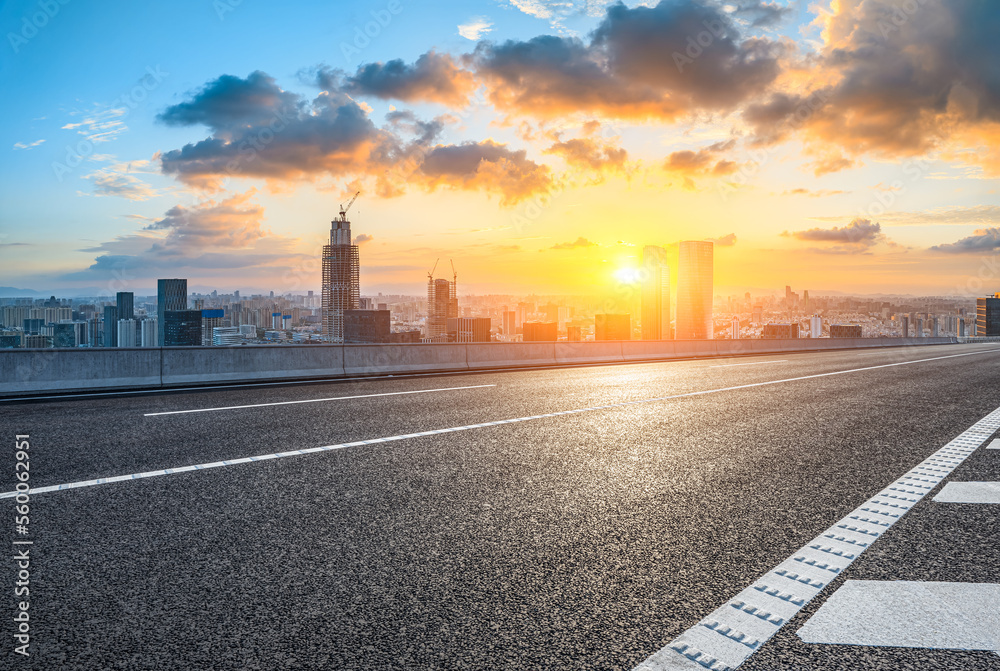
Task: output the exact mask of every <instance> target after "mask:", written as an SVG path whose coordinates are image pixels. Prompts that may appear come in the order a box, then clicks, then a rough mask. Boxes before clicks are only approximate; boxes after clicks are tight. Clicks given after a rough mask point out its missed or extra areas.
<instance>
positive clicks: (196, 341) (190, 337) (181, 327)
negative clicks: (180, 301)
mask: <svg viewBox="0 0 1000 671" xmlns="http://www.w3.org/2000/svg"><path fill="white" fill-rule="evenodd" d="M164 319H165V320H166V323H165V324H164V325H163V327H164V328H163V346H164V347H193V346H198V345H200V344H201V310H167V311H166V312H165V313H164Z"/></svg>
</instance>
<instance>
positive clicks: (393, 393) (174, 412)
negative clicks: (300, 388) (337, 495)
mask: <svg viewBox="0 0 1000 671" xmlns="http://www.w3.org/2000/svg"><path fill="white" fill-rule="evenodd" d="M495 386H496V385H495V384H475V385H471V386H468V387H445V388H438V389H416V390H414V391H390V392H385V393H383V394H360V395H358V396H333V397H330V398H309V399H306V400H304V401H277V402H275V403H253V404H251V405H228V406H223V407H218V408H197V409H195V410H170V411H169V412H147V413H146V414H144V415H143V417H159V416H160V415H184V414H188V413H192V412H215V411H216V410H240V409H243V408H265V407H269V406H272V405H294V404H296V403H320V402H322V401H349V400H351V399H355V398H375V397H376V396H403V395H405V394H429V393H431V392H435V391H459V390H462V389H482V388H484V387H495Z"/></svg>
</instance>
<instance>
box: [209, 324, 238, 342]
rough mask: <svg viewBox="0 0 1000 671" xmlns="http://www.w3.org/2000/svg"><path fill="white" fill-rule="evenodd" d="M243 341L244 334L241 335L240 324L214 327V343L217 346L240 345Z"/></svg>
mask: <svg viewBox="0 0 1000 671" xmlns="http://www.w3.org/2000/svg"><path fill="white" fill-rule="evenodd" d="M242 343H243V336H242V335H240V329H239V327H238V326H216V327H215V328H214V329H212V345H214V346H216V347H223V346H229V345H240V344H242Z"/></svg>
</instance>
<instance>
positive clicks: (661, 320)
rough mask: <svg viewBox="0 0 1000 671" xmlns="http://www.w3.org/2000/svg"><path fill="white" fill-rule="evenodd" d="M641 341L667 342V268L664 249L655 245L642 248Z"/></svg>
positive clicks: (668, 313)
mask: <svg viewBox="0 0 1000 671" xmlns="http://www.w3.org/2000/svg"><path fill="white" fill-rule="evenodd" d="M642 269H643V279H642V306H641V307H642V310H641V313H640V317H641V319H642V339H643V340H669V339H670V266H668V265H667V250H665V249H664V248H663V247H657V246H655V245H647V246H645V247H643V248H642Z"/></svg>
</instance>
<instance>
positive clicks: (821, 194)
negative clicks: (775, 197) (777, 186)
mask: <svg viewBox="0 0 1000 671" xmlns="http://www.w3.org/2000/svg"><path fill="white" fill-rule="evenodd" d="M845 193H849V192H848V191H841V190H832V189H819V190H818V191H813V190H812V189H806V188H803V187H799V188H797V189H787V190H785V191H783V192H782V194H781V195H782V196H809V197H810V198H825V197H827V196H839V195H841V194H845Z"/></svg>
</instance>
